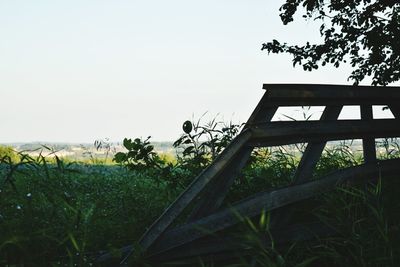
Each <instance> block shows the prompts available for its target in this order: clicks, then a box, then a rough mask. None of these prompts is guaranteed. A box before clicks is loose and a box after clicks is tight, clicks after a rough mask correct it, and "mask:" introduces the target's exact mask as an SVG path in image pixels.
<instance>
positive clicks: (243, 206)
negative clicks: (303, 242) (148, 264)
mask: <svg viewBox="0 0 400 267" xmlns="http://www.w3.org/2000/svg"><path fill="white" fill-rule="evenodd" d="M399 171H400V159H394V160H386V161H379V162H376V163H370V164H364V165H360V166H356V167H351V168H347V169H344V170H341V171H338V172H335V173H333V174H331V175H328V176H326V177H325V178H323V179H319V180H316V181H311V182H307V183H303V184H300V185H294V186H290V187H285V188H280V189H277V190H273V191H268V192H262V193H258V194H256V195H254V196H252V197H249V198H247V199H245V200H242V201H240V202H238V203H237V204H235V205H233V206H232V208H228V209H224V210H222V211H220V212H217V213H214V214H212V215H209V216H207V217H204V218H202V219H199V220H197V221H195V222H191V223H188V224H185V225H182V226H179V227H177V228H175V229H172V230H170V231H168V232H165V233H164V234H163V235H162V236H161V237H160V239H159V240H158V242H157V243H156V244H154V247H152V251H154V252H156V253H161V252H164V251H167V250H169V249H172V248H175V247H178V246H181V245H183V244H186V243H188V242H191V241H194V240H197V239H199V238H201V237H203V236H206V235H208V234H210V233H213V232H217V231H219V230H222V229H225V228H227V227H229V226H232V225H234V224H236V223H238V222H240V221H241V220H242V219H243V218H244V217H253V216H256V215H258V214H260V212H261V211H262V210H264V211H270V210H274V209H277V208H280V207H283V206H286V205H288V204H291V203H295V202H297V201H300V200H304V199H308V198H310V197H313V196H315V195H317V194H320V193H323V192H326V191H329V190H332V189H334V188H335V187H336V186H337V185H339V184H342V183H345V182H346V183H353V182H360V181H363V182H365V181H364V180H365V177H367V178H368V179H370V178H371V177H373V176H378V175H381V176H382V175H386V174H392V173H398V172H399ZM363 179H364V180H363Z"/></svg>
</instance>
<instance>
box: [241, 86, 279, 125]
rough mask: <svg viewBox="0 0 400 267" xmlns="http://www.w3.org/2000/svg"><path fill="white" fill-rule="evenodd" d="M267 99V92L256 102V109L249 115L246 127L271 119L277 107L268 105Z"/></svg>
mask: <svg viewBox="0 0 400 267" xmlns="http://www.w3.org/2000/svg"><path fill="white" fill-rule="evenodd" d="M268 99H269V96H268V92H265V93H264V95H263V97H262V98H261V100H260V102H258V104H257V106H256V108H255V109H254V111H253V112H252V113H251V115H250V117H249V119H248V120H247V122H246V125H249V124H253V123H257V122H266V121H270V120H271V119H272V117H273V116H274V114H275V112H276V110H277V109H278V107H277V106H271V105H269V104H268Z"/></svg>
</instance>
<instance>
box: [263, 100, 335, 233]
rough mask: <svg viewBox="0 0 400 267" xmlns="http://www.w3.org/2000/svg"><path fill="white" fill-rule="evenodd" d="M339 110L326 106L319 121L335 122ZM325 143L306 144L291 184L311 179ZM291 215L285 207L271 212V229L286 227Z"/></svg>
mask: <svg viewBox="0 0 400 267" xmlns="http://www.w3.org/2000/svg"><path fill="white" fill-rule="evenodd" d="M341 110H342V106H327V107H325V109H324V112H323V113H322V115H321V118H320V120H321V121H331V120H336V119H337V118H338V117H339V115H340V112H341ZM326 143H327V142H326V141H322V142H313V143H308V145H307V147H306V149H305V151H304V153H303V156H302V157H301V160H300V162H299V165H298V167H297V169H296V173H295V174H294V177H293V182H292V184H300V183H304V182H306V181H307V180H308V179H310V178H311V177H312V173H313V171H314V168H315V166H316V165H317V163H318V160H319V159H320V157H321V154H322V152H323V150H324V148H325V146H326ZM291 214H292V208H291V207H285V208H282V209H279V210H276V211H274V212H272V215H271V228H275V227H282V226H284V225H287V224H288V222H289V220H290V219H291Z"/></svg>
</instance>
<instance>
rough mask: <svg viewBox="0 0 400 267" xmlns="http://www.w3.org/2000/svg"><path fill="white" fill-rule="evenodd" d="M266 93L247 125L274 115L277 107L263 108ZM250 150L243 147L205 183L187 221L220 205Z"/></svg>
mask: <svg viewBox="0 0 400 267" xmlns="http://www.w3.org/2000/svg"><path fill="white" fill-rule="evenodd" d="M266 95H267V93H266V94H265V95H264V97H263V98H262V99H261V101H260V102H259V104H258V105H257V108H256V109H255V111H254V112H253V114H252V115H251V117H250V119H249V120H248V121H247V125H251V124H252V123H254V122H266V123H268V122H269V121H270V120H271V119H272V117H273V116H274V114H275V112H276V110H277V109H278V108H269V109H264V108H263V107H264V106H265V104H266V101H267V98H266ZM245 129H246V128H245ZM252 151H253V148H252V147H246V148H243V149H242V150H241V151H240V152H239V153H238V154H237V155H236V156H235V158H234V159H233V160H231V162H230V163H229V164H228V165H227V166H226V167H225V168H224V169H223V171H222V172H221V173H220V174H219V175H218V177H216V178H215V179H214V180H213V181H212V182H210V183H209V184H208V185H207V187H206V189H205V190H204V191H205V192H204V193H202V194H201V197H200V199H199V200H198V204H197V205H196V206H195V207H194V209H193V211H192V213H191V214H190V215H189V218H188V221H193V220H196V219H199V218H201V217H204V216H206V215H209V214H211V213H213V212H214V211H215V210H217V209H218V208H219V207H220V206H221V204H222V202H223V200H224V199H225V197H226V195H227V194H228V191H229V189H230V188H231V186H232V184H233V182H234V180H235V179H236V178H237V176H238V175H239V174H240V172H241V170H242V169H243V167H244V166H245V165H246V163H247V161H248V159H249V157H250V155H251V152H252Z"/></svg>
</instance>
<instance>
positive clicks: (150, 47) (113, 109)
mask: <svg viewBox="0 0 400 267" xmlns="http://www.w3.org/2000/svg"><path fill="white" fill-rule="evenodd" d="M283 2H284V1H278V0H276V1H268V0H252V1H244V0H203V1H192V0H170V1H161V0H147V1H135V0H108V1H106V0H85V1H77V0H69V1H54V0H37V1H30V0H13V1H1V2H0V36H1V42H0V143H11V142H37V141H42V142H43V141H46V142H71V143H77V142H78V143H79V142H81V143H92V142H93V141H94V140H97V139H104V138H109V139H110V140H112V141H116V142H117V141H121V140H122V139H123V138H124V137H147V136H152V140H157V141H171V140H175V139H176V138H177V137H179V135H180V133H181V132H182V130H181V125H182V123H183V122H184V121H185V120H188V119H189V120H190V119H193V118H194V119H198V118H200V117H201V116H202V115H203V114H204V113H206V115H205V116H204V117H203V121H204V122H207V120H208V119H210V118H212V117H214V116H218V118H219V120H221V121H233V122H245V121H246V120H247V118H248V117H249V115H250V114H251V112H252V110H253V109H254V108H255V106H256V104H257V103H258V101H259V100H260V98H261V96H262V94H263V93H264V91H263V90H262V89H261V88H262V85H263V83H328V84H351V82H349V81H347V77H348V75H349V74H350V70H351V69H350V68H349V67H346V66H344V67H342V68H339V69H334V68H331V67H328V68H322V69H321V68H320V69H319V70H318V71H313V72H304V71H303V70H302V68H293V66H292V63H291V56H289V55H268V54H267V53H266V52H265V51H264V52H263V51H261V45H262V43H264V42H268V41H271V40H272V39H278V40H280V41H286V42H289V43H293V44H296V43H304V42H306V41H310V42H317V41H318V40H320V37H319V33H318V24H316V23H314V22H312V21H304V20H302V19H301V18H299V19H298V20H297V21H295V22H294V23H292V24H289V25H287V26H284V25H282V23H281V21H280V18H279V7H280V6H281V5H282V3H283Z"/></svg>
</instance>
